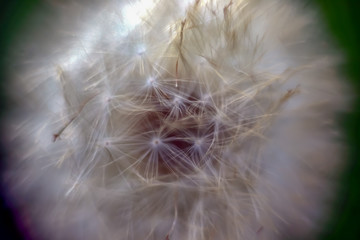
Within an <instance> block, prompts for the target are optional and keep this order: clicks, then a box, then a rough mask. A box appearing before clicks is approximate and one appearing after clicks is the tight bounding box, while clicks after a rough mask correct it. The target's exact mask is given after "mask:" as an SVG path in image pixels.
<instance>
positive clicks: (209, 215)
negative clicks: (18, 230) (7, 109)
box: [7, 0, 346, 240]
mask: <svg viewBox="0 0 360 240" xmlns="http://www.w3.org/2000/svg"><path fill="white" fill-rule="evenodd" d="M299 8H300V6H297V5H296V4H294V3H290V2H288V1H283V0H274V1H271V2H269V1H263V0H254V1H250V0H231V1H220V0H212V1H211V0H207V1H205V0H194V1H180V0H179V1H178V0H172V1H164V0H153V1H143V0H138V1H134V2H131V3H130V2H127V1H105V2H101V1H94V3H91V4H85V3H83V2H82V1H75V2H73V3H69V4H68V5H65V6H64V9H60V10H58V12H59V16H56V17H54V22H55V24H54V26H56V27H52V28H51V29H52V30H51V31H50V35H51V34H53V35H54V38H56V39H52V38H49V39H42V40H41V41H40V43H43V42H44V43H46V44H44V45H43V47H40V50H39V52H37V54H36V56H33V54H31V52H29V53H28V54H27V52H26V51H30V50H31V49H35V50H36V49H39V47H37V48H34V45H33V44H35V45H38V44H39V43H38V42H34V39H36V36H26V37H27V38H26V39H27V40H28V41H26V42H25V43H24V42H22V43H20V44H18V45H16V47H14V51H15V55H14V56H15V57H14V62H16V64H17V65H18V67H17V71H16V72H15V71H14V72H13V73H12V76H13V78H14V79H15V80H14V81H15V84H14V86H13V89H14V92H13V93H14V94H13V95H14V99H16V100H17V101H18V103H19V107H18V108H17V110H16V111H14V113H13V114H12V115H11V117H10V118H9V119H10V120H9V121H12V122H13V124H12V125H13V126H14V127H13V128H11V130H9V134H10V136H12V137H13V142H17V143H19V146H20V148H19V150H17V151H16V152H14V156H15V157H14V158H15V159H16V161H15V162H13V163H11V164H10V166H9V169H8V170H7V179H8V184H9V185H11V186H12V187H11V194H12V196H13V197H14V199H15V200H16V203H17V206H18V207H19V209H21V210H22V212H27V213H28V216H29V219H30V220H29V229H31V232H30V234H31V237H32V238H34V239H134V240H137V239H166V240H175V239H187V240H202V239H246V240H249V239H267V240H269V239H284V238H286V237H290V238H294V237H297V238H298V237H307V238H314V237H316V234H317V233H318V232H319V231H320V230H321V224H322V223H323V222H324V220H325V219H326V212H327V210H328V206H326V204H325V202H327V201H328V200H331V197H332V194H331V192H332V191H331V189H333V187H334V180H335V177H336V171H335V170H336V169H337V168H339V166H341V161H340V159H341V156H342V149H341V145H340V143H339V141H338V140H339V134H338V133H337V131H336V130H337V127H336V124H335V123H334V118H335V114H336V113H337V112H338V111H340V110H341V109H342V108H343V107H344V105H345V102H346V101H345V98H344V93H345V88H344V86H342V84H341V83H340V81H339V75H337V73H336V70H335V69H336V66H337V64H338V61H339V60H338V57H337V56H334V55H332V54H330V53H328V52H330V51H329V49H327V47H326V46H325V45H324V44H323V42H322V41H320V40H319V39H321V38H320V37H319V36H321V35H320V33H319V34H318V32H319V31H318V29H317V24H316V23H315V22H316V21H315V20H316V18H315V17H314V16H312V15H311V14H307V13H303V12H301V11H298V10H297V9H299ZM44 31H45V30H44ZM55 36H56V37H55ZM32 43H33V44H32ZM48 46H49V47H48ZM20 47H21V48H23V49H25V53H24V54H23V55H21V56H16V54H17V50H18V49H20ZM18 93H20V95H17V94H18ZM17 96H20V97H17Z"/></svg>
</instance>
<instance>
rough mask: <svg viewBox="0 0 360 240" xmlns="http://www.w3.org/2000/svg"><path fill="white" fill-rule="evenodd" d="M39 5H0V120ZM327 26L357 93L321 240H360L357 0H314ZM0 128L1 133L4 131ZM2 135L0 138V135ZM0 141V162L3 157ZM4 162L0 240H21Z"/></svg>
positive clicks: (27, 1) (20, 1)
mask: <svg viewBox="0 0 360 240" xmlns="http://www.w3.org/2000/svg"><path fill="white" fill-rule="evenodd" d="M41 1H42V0H0V120H1V118H2V117H3V116H5V114H6V111H7V110H8V109H9V106H11V105H12V104H11V102H9V99H8V98H7V97H6V94H7V91H6V84H7V79H5V68H6V66H7V58H6V54H7V51H8V49H9V46H10V44H11V42H12V41H13V40H14V37H15V35H16V33H17V32H19V31H20V30H21V26H23V25H24V24H25V23H26V21H27V19H29V16H30V15H31V13H32V12H34V9H36V7H37V6H38V5H39V4H40V3H41ZM309 2H311V4H312V3H313V2H314V3H315V5H316V6H317V7H318V8H319V10H320V13H321V15H322V17H323V19H324V21H325V23H326V24H327V27H328V30H329V32H330V33H331V34H332V36H333V37H334V42H335V43H336V44H337V45H338V47H339V48H340V50H341V51H342V52H343V53H344V54H345V56H346V59H347V61H346V63H345V64H344V65H343V66H342V71H343V73H344V74H345V75H346V76H347V77H348V79H349V83H350V84H351V86H352V89H353V91H354V92H355V94H356V99H355V101H354V103H353V106H352V107H351V112H350V113H347V114H344V115H343V116H341V118H340V122H341V124H342V126H343V129H344V132H345V134H346V141H347V144H348V146H349V149H350V151H349V153H348V162H349V163H348V169H347V171H346V172H345V174H343V176H342V178H341V181H342V182H341V183H342V184H341V189H340V190H339V193H338V196H339V198H338V201H337V202H336V204H335V208H334V209H335V210H334V212H333V214H332V218H331V220H330V221H329V223H328V226H327V227H326V228H325V230H324V232H323V234H322V238H321V239H323V240H338V239H344V240H350V239H351V240H358V239H360V98H359V96H360V0H313V1H309ZM0 123H1V121H0ZM3 127H6V126H2V125H0V130H1V129H3ZM0 135H1V133H0ZM3 140H4V137H3V136H0V160H3V159H5V158H6V156H7V154H8V153H7V149H5V148H4V145H3ZM3 169H4V161H1V162H0V174H1V180H0V205H1V206H0V207H1V209H0V239H25V238H24V237H21V234H20V232H21V231H20V229H21V226H18V225H17V224H16V212H15V209H13V208H12V206H11V202H9V199H6V198H5V195H4V189H5V188H4V186H3V181H2V176H3V175H2V171H3Z"/></svg>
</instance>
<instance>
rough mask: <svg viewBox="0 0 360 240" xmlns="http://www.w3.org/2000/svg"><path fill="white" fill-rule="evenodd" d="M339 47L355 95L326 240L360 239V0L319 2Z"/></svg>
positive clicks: (345, 118) (347, 117)
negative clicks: (342, 169)
mask: <svg viewBox="0 0 360 240" xmlns="http://www.w3.org/2000/svg"><path fill="white" fill-rule="evenodd" d="M316 3H317V4H318V6H319V9H320V10H321V11H320V12H321V13H322V16H323V19H324V20H325V22H326V23H327V26H328V30H329V31H330V33H332V35H333V37H334V39H335V42H336V43H337V44H338V47H339V48H340V49H341V50H342V52H343V53H344V54H345V57H346V62H345V64H344V66H342V70H343V73H344V74H345V75H346V76H347V77H348V80H349V83H350V85H351V87H352V90H353V92H354V94H355V97H354V101H353V105H352V106H351V112H350V113H347V114H345V115H344V116H342V118H341V121H340V122H341V124H342V126H343V129H344V132H345V134H346V141H347V144H348V147H349V152H348V168H347V171H345V174H343V176H342V183H341V189H340V191H339V193H338V196H339V198H338V201H337V203H336V206H335V211H334V212H333V217H332V219H331V221H330V222H329V225H328V227H327V228H326V230H325V231H324V234H323V239H324V240H335V239H344V240H345V239H346V240H347V239H354V240H355V239H360V226H359V222H358V221H359V217H360V186H359V184H360V144H359V143H360V98H359V96H360V1H359V0H316Z"/></svg>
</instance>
